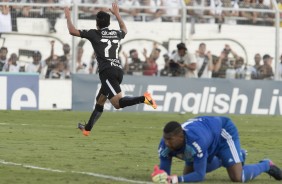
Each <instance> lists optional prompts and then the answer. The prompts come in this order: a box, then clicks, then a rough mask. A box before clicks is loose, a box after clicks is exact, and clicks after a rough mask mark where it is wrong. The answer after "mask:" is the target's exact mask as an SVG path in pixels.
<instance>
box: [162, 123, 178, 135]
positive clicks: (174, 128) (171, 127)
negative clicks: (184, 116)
mask: <svg viewBox="0 0 282 184" xmlns="http://www.w3.org/2000/svg"><path fill="white" fill-rule="evenodd" d="M163 131H164V134H171V133H172V134H178V133H179V132H181V131H182V127H181V124H180V123H178V122H176V121H170V122H168V123H167V124H166V125H165V127H164V130H163Z"/></svg>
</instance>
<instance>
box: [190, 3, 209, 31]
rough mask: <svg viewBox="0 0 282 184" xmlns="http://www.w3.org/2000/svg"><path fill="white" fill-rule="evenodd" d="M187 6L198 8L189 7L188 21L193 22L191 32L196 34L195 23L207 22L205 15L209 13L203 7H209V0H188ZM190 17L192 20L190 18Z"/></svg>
mask: <svg viewBox="0 0 282 184" xmlns="http://www.w3.org/2000/svg"><path fill="white" fill-rule="evenodd" d="M186 6H192V7H194V8H197V9H189V10H187V14H188V15H190V16H187V19H188V20H187V21H188V22H191V28H190V34H191V35H192V34H194V33H195V32H196V28H195V24H196V23H206V22H207V20H206V19H205V18H204V15H205V14H207V11H206V10H204V9H203V8H205V7H207V1H205V0H194V1H187V2H186ZM189 18H190V19H191V20H189Z"/></svg>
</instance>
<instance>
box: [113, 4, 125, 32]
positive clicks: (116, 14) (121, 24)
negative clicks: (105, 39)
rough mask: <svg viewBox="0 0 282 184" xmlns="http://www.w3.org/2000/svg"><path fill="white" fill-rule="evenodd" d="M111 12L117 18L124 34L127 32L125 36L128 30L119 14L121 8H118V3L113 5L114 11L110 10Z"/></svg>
mask: <svg viewBox="0 0 282 184" xmlns="http://www.w3.org/2000/svg"><path fill="white" fill-rule="evenodd" d="M110 11H111V12H112V14H113V15H114V16H116V18H117V21H118V24H119V27H120V29H121V30H123V32H125V34H126V33H127V28H126V25H125V23H124V22H123V20H122V18H121V16H120V14H119V7H118V4H117V3H116V2H114V3H112V9H110Z"/></svg>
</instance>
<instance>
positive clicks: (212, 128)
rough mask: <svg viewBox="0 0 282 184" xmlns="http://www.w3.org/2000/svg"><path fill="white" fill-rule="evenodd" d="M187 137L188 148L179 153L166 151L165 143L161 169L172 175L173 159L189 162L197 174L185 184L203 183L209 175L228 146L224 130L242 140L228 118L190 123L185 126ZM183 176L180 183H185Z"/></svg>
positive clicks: (201, 119) (163, 143)
mask: <svg viewBox="0 0 282 184" xmlns="http://www.w3.org/2000/svg"><path fill="white" fill-rule="evenodd" d="M182 129H183V132H184V135H185V146H183V147H182V148H180V149H179V150H177V151H172V150H170V149H169V148H168V147H166V145H165V142H164V139H163V138H162V139H161V142H160V145H159V158H160V169H163V170H165V171H166V172H167V173H168V174H170V169H171V162H172V158H173V157H177V158H179V159H181V160H183V161H185V163H186V165H188V166H189V165H193V168H194V172H193V173H191V174H189V175H190V176H189V177H187V178H188V181H187V179H185V182H191V181H200V179H199V178H203V176H205V174H206V168H207V163H209V162H211V161H212V159H213V157H214V156H215V155H216V154H217V153H218V150H219V149H220V147H221V146H222V145H223V144H226V142H224V141H222V135H221V134H222V130H223V129H227V130H228V133H229V134H230V135H234V137H238V132H237V129H236V127H235V125H234V124H233V123H232V121H231V120H230V119H229V118H227V117H220V116H199V117H196V118H194V119H189V120H187V121H186V122H184V123H183V124H182ZM198 177H199V178H198ZM183 180H184V179H183V176H182V178H180V181H183Z"/></svg>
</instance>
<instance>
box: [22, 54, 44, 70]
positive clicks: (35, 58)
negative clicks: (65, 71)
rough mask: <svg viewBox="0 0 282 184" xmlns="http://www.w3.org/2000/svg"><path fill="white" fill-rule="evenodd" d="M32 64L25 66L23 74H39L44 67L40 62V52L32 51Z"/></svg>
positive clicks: (42, 62)
mask: <svg viewBox="0 0 282 184" xmlns="http://www.w3.org/2000/svg"><path fill="white" fill-rule="evenodd" d="M32 59H33V62H32V63H29V64H28V65H27V66H26V69H25V72H29V73H39V74H40V73H41V70H42V68H43V67H44V66H45V64H44V62H45V61H42V60H41V59H42V55H41V52H40V51H34V53H33V56H32Z"/></svg>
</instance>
